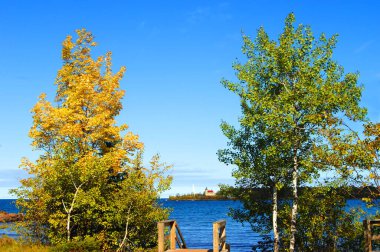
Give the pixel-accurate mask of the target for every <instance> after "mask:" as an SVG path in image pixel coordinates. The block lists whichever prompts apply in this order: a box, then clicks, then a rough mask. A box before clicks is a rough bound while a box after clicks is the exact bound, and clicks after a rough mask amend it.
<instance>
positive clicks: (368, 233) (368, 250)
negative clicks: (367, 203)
mask: <svg viewBox="0 0 380 252" xmlns="http://www.w3.org/2000/svg"><path fill="white" fill-rule="evenodd" d="M363 227H364V240H365V248H364V251H365V252H375V250H372V245H373V243H372V241H379V240H380V219H375V220H364V221H363ZM374 228H376V229H377V232H376V233H377V234H374V233H375V230H374ZM376 251H379V250H376Z"/></svg>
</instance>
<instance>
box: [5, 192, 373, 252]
mask: <svg viewBox="0 0 380 252" xmlns="http://www.w3.org/2000/svg"><path fill="white" fill-rule="evenodd" d="M160 201H161V202H162V204H163V206H164V207H168V208H171V209H172V213H171V215H170V219H175V220H176V221H177V223H178V225H179V228H180V229H181V232H182V234H183V236H184V238H185V242H186V244H187V245H188V247H190V248H212V223H213V222H215V221H217V220H220V219H225V220H227V227H226V231H227V242H228V243H230V245H231V251H233V252H248V251H251V248H252V246H253V245H255V244H256V243H257V241H259V240H260V237H259V235H258V234H256V233H254V232H252V230H251V229H250V226H249V224H246V225H242V224H241V223H239V222H236V221H234V220H233V219H232V218H231V217H229V216H228V215H227V213H228V210H229V208H239V207H241V204H240V202H239V201H229V200H226V201H169V200H166V199H162V200H160ZM356 206H361V207H363V208H364V209H365V204H364V203H363V202H361V201H359V200H349V201H348V203H347V209H349V208H351V207H356ZM0 210H2V211H6V212H18V209H17V208H16V207H15V205H14V200H2V199H0ZM375 211H376V210H375V209H369V210H367V212H368V213H369V214H374V213H375ZM2 234H7V235H9V236H17V234H16V233H14V232H12V231H11V230H10V229H9V228H8V229H0V235H2Z"/></svg>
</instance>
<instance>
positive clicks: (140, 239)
mask: <svg viewBox="0 0 380 252" xmlns="http://www.w3.org/2000/svg"><path fill="white" fill-rule="evenodd" d="M95 46H96V43H95V42H94V41H93V36H92V34H91V33H90V32H88V31H86V30H84V29H83V30H78V31H77V39H76V40H73V38H72V37H71V36H68V37H67V38H66V39H65V41H64V42H63V49H62V59H63V66H62V68H61V69H60V70H59V71H58V74H57V78H56V83H55V84H56V85H57V93H56V97H55V102H56V105H55V106H54V105H53V104H52V103H51V102H49V101H48V100H47V99H46V95H45V94H42V95H41V96H40V99H39V101H38V102H37V104H36V105H35V106H34V108H33V110H32V112H33V126H32V128H31V130H30V133H29V135H30V137H31V138H32V139H33V142H32V145H33V147H34V148H35V149H37V150H39V151H40V153H41V154H40V156H39V158H38V159H37V160H36V161H35V162H32V161H29V160H28V159H24V160H23V161H22V164H21V167H22V168H24V169H25V170H26V171H28V172H29V174H30V175H31V176H30V177H29V178H26V179H22V180H21V187H20V188H18V189H15V190H13V193H14V194H15V195H16V196H18V201H17V204H18V205H19V206H21V207H22V209H23V210H24V211H25V213H26V215H25V222H23V223H22V225H23V229H22V230H24V231H25V232H26V233H27V235H28V237H30V238H32V239H33V240H35V241H39V242H44V243H52V244H59V243H63V242H71V241H79V240H83V239H85V238H86V237H93V238H95V239H96V240H97V241H100V242H101V244H102V248H103V249H104V250H107V249H114V248H118V249H119V250H123V249H125V248H128V251H131V250H132V248H134V247H139V246H140V247H146V248H148V247H152V246H154V244H155V237H154V234H155V221H157V220H161V219H165V218H166V217H167V215H168V212H167V210H165V209H162V208H161V207H160V206H159V205H158V204H157V199H158V197H159V193H161V192H162V191H164V190H166V189H168V187H169V185H170V181H171V178H170V177H168V176H165V174H164V173H165V171H166V170H167V169H168V168H169V166H167V165H165V164H161V163H160V162H159V158H158V156H155V157H153V159H152V161H151V164H150V167H144V166H143V165H142V164H141V163H142V161H141V154H140V153H141V151H142V150H143V144H142V143H141V142H139V140H138V136H137V135H135V134H133V133H131V132H128V133H126V134H125V135H124V136H122V134H123V132H124V131H125V130H127V128H128V127H127V125H126V124H122V125H117V124H116V120H115V117H116V116H117V115H118V114H119V113H120V111H121V109H122V104H121V99H122V97H123V95H124V91H122V90H120V86H119V82H120V80H121V78H122V77H123V74H124V71H125V68H124V67H122V68H121V69H120V70H119V71H118V72H117V73H115V74H113V73H112V70H111V53H107V54H106V56H104V57H103V56H100V57H98V58H97V59H93V58H92V57H91V50H92V48H93V47H95ZM137 233H139V235H138V236H137V235H136V234H137Z"/></svg>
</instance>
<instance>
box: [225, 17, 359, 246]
mask: <svg viewBox="0 0 380 252" xmlns="http://www.w3.org/2000/svg"><path fill="white" fill-rule="evenodd" d="M294 22H295V17H294V15H293V14H292V13H291V14H289V15H288V17H287V18H286V20H285V27H284V30H283V32H282V34H280V36H279V38H278V40H277V41H275V40H271V39H270V38H269V36H268V34H267V33H266V32H265V30H264V28H260V29H259V30H258V32H257V36H256V38H255V40H251V39H250V38H249V37H248V36H246V35H243V41H244V44H243V47H242V52H243V53H244V55H245V56H246V58H247V60H246V62H244V63H240V62H236V63H235V64H234V65H233V68H234V69H235V71H236V76H237V78H238V82H231V81H228V80H223V81H222V84H223V85H224V86H225V87H226V88H228V89H229V90H231V91H232V92H234V93H235V94H236V95H238V96H239V97H240V101H241V108H242V117H241V118H240V119H239V123H240V129H236V128H234V127H233V126H231V125H229V124H227V123H225V122H224V123H222V125H221V128H222V131H223V133H224V135H225V136H226V137H227V138H228V140H229V143H228V145H229V148H227V149H224V150H220V151H219V152H218V155H219V159H220V161H222V162H224V163H226V164H228V165H234V166H235V168H234V170H233V173H232V175H233V176H234V177H235V179H236V182H235V186H236V187H237V188H240V189H241V190H240V191H242V192H244V193H243V194H240V195H239V199H241V200H242V202H243V206H244V209H242V210H235V211H234V212H233V216H234V217H235V218H237V219H238V220H241V221H245V220H248V221H250V222H251V223H256V224H254V225H253V229H254V230H255V231H260V232H262V233H269V232H270V222H271V220H272V216H274V215H275V214H277V212H278V213H279V218H280V219H279V220H280V221H279V223H281V222H282V223H283V224H282V227H286V228H287V231H286V232H285V231H284V230H282V231H281V233H280V234H281V235H289V236H288V239H289V250H290V251H294V249H295V247H294V246H295V245H296V246H301V245H300V244H302V242H301V243H299V242H297V241H296V237H298V234H297V232H298V229H299V228H300V226H301V225H302V224H304V223H302V221H301V220H302V219H300V218H306V216H305V214H306V212H308V211H311V212H315V211H314V210H313V204H317V203H316V202H315V199H314V198H310V199H309V200H310V202H306V201H302V200H301V198H299V195H298V192H297V189H298V188H299V186H300V185H305V184H310V183H312V182H313V181H316V179H318V177H319V175H320V174H321V172H325V171H329V170H334V171H338V172H339V174H341V175H345V174H347V172H346V170H344V169H341V167H340V166H339V165H340V164H342V160H344V157H343V156H341V155H337V152H336V150H335V149H334V146H340V145H341V144H344V143H345V141H344V139H346V138H349V137H351V135H350V134H347V125H348V124H349V123H350V122H352V121H361V120H364V119H365V116H366V110H365V109H364V108H361V107H360V105H359V102H360V99H361V91H362V88H361V87H360V86H358V84H357V82H358V74H357V73H348V74H344V70H343V67H342V66H340V65H339V64H338V63H337V62H336V61H334V60H333V58H332V55H333V50H334V48H335V46H336V42H337V36H336V35H334V36H332V37H331V38H326V36H325V35H324V34H322V35H321V36H320V37H319V38H318V39H316V38H315V37H314V35H313V33H312V31H311V28H310V27H308V26H304V25H298V26H297V27H295V26H294ZM332 137H334V139H335V140H336V141H335V142H334V145H333V144H331V138H332ZM342 177H343V179H344V178H345V177H344V176H342ZM250 188H265V189H267V190H269V191H271V192H272V194H273V201H272V202H268V201H265V200H262V199H260V198H254V197H253V195H252V194H251V191H250ZM282 188H291V189H292V194H293V195H292V200H291V211H290V209H289V206H288V204H286V203H285V202H284V201H282V202H281V201H279V202H277V198H276V197H277V191H281V189H282ZM237 191H239V189H238V190H237ZM325 193H327V192H325ZM320 195H323V193H321V194H320ZM323 202H324V204H326V205H328V206H333V205H332V202H328V200H327V199H326V200H325V201H323ZM337 202H338V203H339V204H340V203H342V202H344V200H343V199H337ZM309 203H310V204H309ZM302 204H304V205H302ZM277 207H278V209H277ZM306 209H308V210H306ZM333 209H335V208H333ZM336 209H338V210H337V211H336V212H334V214H337V215H343V212H342V211H341V210H342V206H341V205H339V207H338V206H337V208H336ZM339 209H340V210H339ZM285 210H286V211H288V212H287V213H288V214H290V216H291V218H290V219H289V218H285V217H284V215H281V212H283V211H285ZM289 211H290V212H289ZM298 211H300V212H299V213H298ZM302 211H306V212H302ZM334 211H335V210H334ZM330 213H331V212H330ZM330 213H329V214H330ZM302 215H303V217H302ZM286 216H288V215H286ZM297 221H299V223H300V225H297ZM328 221H332V219H329V218H327V219H326V222H323V225H322V226H324V225H328ZM273 223H274V222H273ZM285 223H287V224H286V225H285ZM305 223H306V222H305ZM273 225H274V224H273ZM273 227H275V225H274V226H273ZM303 227H304V228H309V227H308V225H306V226H302V227H301V228H303ZM273 231H274V233H275V234H276V233H277V230H276V229H275V228H274V229H273ZM309 232H310V230H307V231H304V233H305V234H309ZM324 235H327V236H329V235H332V233H324ZM308 237H309V236H308ZM299 239H301V241H302V239H303V238H301V236H300V237H299ZM312 244H316V243H312ZM316 246H317V245H316Z"/></svg>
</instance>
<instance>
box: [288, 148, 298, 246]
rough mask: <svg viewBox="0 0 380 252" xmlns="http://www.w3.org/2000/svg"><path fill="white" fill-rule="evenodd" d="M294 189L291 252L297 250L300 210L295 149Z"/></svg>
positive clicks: (295, 149) (294, 151)
mask: <svg viewBox="0 0 380 252" xmlns="http://www.w3.org/2000/svg"><path fill="white" fill-rule="evenodd" d="M292 178H293V181H292V187H293V207H292V219H291V224H290V233H291V236H290V245H289V251H290V252H294V249H295V243H296V237H295V235H296V231H297V227H296V222H297V208H298V192H297V186H298V157H297V148H296V147H294V149H293V172H292Z"/></svg>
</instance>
